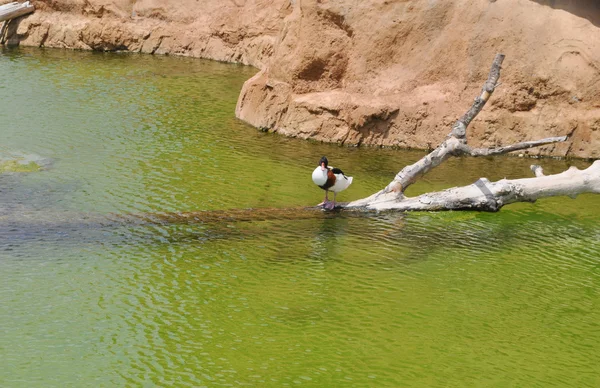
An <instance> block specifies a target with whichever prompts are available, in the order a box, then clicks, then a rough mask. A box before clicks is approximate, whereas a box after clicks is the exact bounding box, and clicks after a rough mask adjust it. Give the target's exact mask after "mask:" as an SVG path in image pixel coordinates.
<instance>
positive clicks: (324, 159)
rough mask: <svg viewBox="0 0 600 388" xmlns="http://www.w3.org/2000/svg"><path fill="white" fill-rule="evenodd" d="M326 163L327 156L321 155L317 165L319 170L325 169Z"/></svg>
mask: <svg viewBox="0 0 600 388" xmlns="http://www.w3.org/2000/svg"><path fill="white" fill-rule="evenodd" d="M328 164H329V162H328V161H327V158H326V157H325V156H323V157H322V158H321V160H319V166H321V170H323V171H325V170H327V165H328Z"/></svg>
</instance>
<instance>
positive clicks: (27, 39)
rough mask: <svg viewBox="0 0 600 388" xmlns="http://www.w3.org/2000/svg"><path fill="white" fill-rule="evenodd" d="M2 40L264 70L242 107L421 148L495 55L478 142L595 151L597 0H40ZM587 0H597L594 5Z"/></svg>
mask: <svg viewBox="0 0 600 388" xmlns="http://www.w3.org/2000/svg"><path fill="white" fill-rule="evenodd" d="M34 3H35V5H36V9H37V11H36V12H35V13H34V14H32V15H31V16H28V17H25V18H23V19H21V20H17V21H16V22H14V23H13V24H11V26H10V27H9V31H8V37H9V43H13V44H17V43H20V44H22V45H34V46H46V47H67V48H76V49H94V50H129V51H135V52H145V53H156V54H178V55H188V56H194V57H203V58H211V59H217V60H224V61H234V62H241V63H245V64H251V65H254V66H256V67H258V68H259V69H261V70H260V72H259V73H258V74H257V75H256V76H255V77H253V78H252V79H250V80H248V81H247V82H246V84H245V85H244V88H243V90H242V92H241V95H240V98H239V101H238V107H237V112H236V113H237V115H238V117H240V118H241V119H243V120H245V121H247V122H249V123H250V124H252V125H255V126H257V127H261V128H266V129H268V130H271V131H276V132H279V133H282V134H285V135H290V136H298V137H301V138H311V139H316V140H323V141H332V142H339V143H344V144H375V145H389V146H400V147H414V148H428V147H431V146H435V145H437V143H439V142H440V140H442V139H443V138H444V137H445V136H446V134H447V133H448V132H449V128H450V126H451V124H452V123H453V122H454V120H456V118H457V117H458V116H460V115H461V114H462V113H463V112H464V111H465V110H466V109H467V108H468V106H470V104H471V102H472V100H473V98H474V97H475V96H476V95H477V94H478V92H479V89H480V88H481V85H482V83H483V81H484V80H485V78H486V76H487V72H488V70H489V66H490V64H491V61H492V59H493V58H494V55H495V54H496V53H497V52H502V53H504V54H506V56H507V58H506V60H505V62H504V70H503V73H502V77H501V82H502V85H501V86H500V88H499V89H498V90H497V91H496V93H495V94H494V96H493V98H492V100H491V102H490V103H489V104H488V106H486V108H485V109H484V111H483V112H482V113H481V114H480V115H479V117H478V118H477V119H476V120H475V121H474V122H473V123H472V124H471V127H470V129H469V136H468V137H469V142H470V144H471V145H474V146H480V145H483V146H491V145H500V144H508V143H514V142H518V141H522V140H532V139H538V138H543V137H548V136H555V135H565V134H570V135H571V136H572V139H571V141H570V142H568V143H565V144H559V145H553V146H548V147H545V148H540V149H535V150H532V151H531V153H533V154H537V153H544V154H552V155H559V156H564V155H569V156H578V157H594V158H598V157H600V3H597V2H592V1H576V0H496V1H490V0H452V1H450V0H371V1H355V0H336V1H333V0H331V1H327V0H285V1H284V0H273V1H266V0H229V1H224V0H223V1H220V0H204V1H196V0H179V1H175V0H165V1H158V0H139V1H137V0H38V1H34ZM594 3H595V4H594Z"/></svg>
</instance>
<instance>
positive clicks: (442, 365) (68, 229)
mask: <svg viewBox="0 0 600 388" xmlns="http://www.w3.org/2000/svg"><path fill="white" fill-rule="evenodd" d="M253 72H254V70H253V69H249V68H245V67H240V66H235V65H227V64H221V63H214V62H206V61H199V60H189V59H182V58H169V57H148V56H138V55H118V54H98V53H78V52H70V51H50V50H48V51H46V50H44V51H42V50H22V49H21V50H10V51H2V53H1V55H0V78H1V79H2V82H0V85H1V86H0V90H2V92H3V94H5V95H6V96H11V98H7V99H4V101H3V109H2V110H0V134H2V145H1V147H2V148H0V154H1V153H2V152H4V153H9V152H11V153H19V152H20V153H22V154H28V155H39V156H40V157H42V158H44V160H49V161H51V164H50V165H48V168H44V169H42V170H41V171H37V172H28V173H15V172H10V173H5V174H2V175H0V195H1V196H2V201H1V202H0V273H1V274H2V275H1V282H0V300H2V303H0V358H1V359H2V368H1V369H0V385H2V386H7V387H13V386H27V387H31V386H43V387H48V386H61V387H63V386H141V385H144V386H167V385H175V386H194V387H198V386H237V385H248V386H291V385H302V386H378V387H379V386H392V387H397V386H507V385H520V386H544V387H547V386H565V385H568V386H582V387H583V386H590V387H592V386H593V387H595V386H598V384H599V383H600V381H599V378H598V376H600V374H599V373H598V372H600V371H599V370H598V367H597V365H599V364H600V363H599V361H600V357H599V353H598V352H597V349H596V348H597V344H598V341H599V340H600V332H599V331H598V324H597V322H598V321H599V320H600V315H599V313H598V309H597V308H595V307H596V306H597V305H598V302H599V296H598V287H597V285H598V281H599V280H600V279H599V277H600V262H599V259H600V258H599V255H598V252H599V251H600V243H599V241H600V227H599V226H598V225H599V223H598V221H600V210H599V209H600V206H599V205H600V200H599V198H597V197H596V196H591V195H584V196H581V197H580V198H578V199H577V200H570V199H564V198H555V199H548V200H543V201H540V202H538V203H536V204H517V205H511V206H508V207H506V208H504V209H503V210H502V211H501V212H499V213H496V214H488V213H484V214H480V213H472V212H449V213H438V214H436V213H414V214H358V215H356V214H354V215H347V214H336V215H331V214H319V213H317V214H316V215H315V216H311V217H293V216H291V215H289V214H288V215H287V216H286V215H284V214H285V213H281V214H282V216H281V217H275V218H273V217H262V218H259V219H257V220H247V219H245V218H244V217H241V216H238V218H236V219H227V218H218V217H217V218H214V219H211V220H209V222H201V223H175V224H169V223H160V222H157V223H147V222H143V220H140V219H132V218H128V222H125V223H123V222H122V221H123V218H120V215H123V217H128V216H127V215H130V214H140V213H144V212H154V213H162V212H177V211H215V210H227V209H245V208H264V207H268V208H285V207H303V206H310V205H313V204H315V203H317V202H319V201H320V200H321V197H322V193H321V192H320V190H319V189H316V188H315V187H313V184H312V182H311V180H310V172H311V171H312V168H313V166H314V165H315V163H316V162H317V161H318V159H319V158H320V157H321V156H322V155H327V156H328V157H329V159H330V160H331V161H332V164H334V165H338V166H343V167H344V170H345V171H347V172H348V173H351V175H353V176H354V177H355V184H354V185H353V186H352V187H351V188H350V189H348V190H347V191H345V192H344V193H342V194H341V195H340V200H352V199H357V198H360V197H363V196H366V195H368V194H370V193H372V192H374V191H375V190H377V189H379V188H381V187H383V186H384V185H385V184H387V183H388V181H389V180H390V179H391V178H392V177H393V176H394V174H395V173H396V172H397V171H398V170H399V169H400V168H401V167H402V166H403V165H405V164H407V163H410V162H412V161H414V160H416V159H418V158H419V157H420V156H421V155H422V153H420V152H408V151H394V150H384V149H369V148H343V147H337V146H333V145H327V144H316V143H311V142H304V141H298V140H294V139H288V138H282V137H279V136H274V135H270V134H264V133H261V132H259V131H256V130H255V129H253V128H250V127H248V126H246V125H244V124H243V123H240V122H239V121H237V120H236V119H235V118H234V117H233V113H232V112H233V110H234V108H235V101H236V98H237V94H238V92H239V89H240V87H241V84H242V83H243V81H244V80H245V79H247V78H248V77H250V76H251V75H252V74H253ZM17 80H18V82H17ZM530 162H531V161H528V160H523V159H519V158H490V159H485V158H482V159H473V158H458V159H453V160H451V161H449V162H447V163H446V165H444V166H442V167H440V168H438V169H437V170H436V171H434V172H432V173H431V174H430V175H428V176H427V177H426V179H424V180H423V182H420V183H419V184H417V185H415V187H411V190H412V192H411V194H418V193H422V192H425V191H430V190H438V189H441V188H445V187H448V186H451V185H459V184H461V185H462V184H468V183H472V182H473V181H475V180H476V179H477V178H479V177H480V176H486V177H488V178H489V179H491V180H495V179H499V178H503V177H505V176H506V177H511V178H516V177H523V176H530V174H531V172H530V171H529V170H528V165H529V164H530ZM537 162H541V164H542V165H543V166H544V169H545V171H547V172H548V173H554V172H559V171H561V170H564V169H566V168H567V167H568V166H569V165H570V164H571V163H573V162H568V161H556V160H542V161H537ZM574 163H575V164H577V165H578V166H580V167H585V166H586V165H587V163H585V162H574ZM210 214H217V213H210ZM240 220H241V221H240Z"/></svg>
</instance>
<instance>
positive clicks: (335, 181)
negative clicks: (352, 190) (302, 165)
mask: <svg viewBox="0 0 600 388" xmlns="http://www.w3.org/2000/svg"><path fill="white" fill-rule="evenodd" d="M312 180H313V182H314V183H315V185H317V186H319V187H320V188H322V189H323V190H325V199H324V200H323V202H321V203H320V204H318V205H317V206H323V208H325V209H330V210H331V209H333V208H335V197H336V195H337V193H339V192H340V191H343V190H346V189H347V188H348V186H350V185H351V184H352V180H353V178H352V177H351V176H346V175H344V172H343V171H342V170H340V169H339V168H333V167H330V166H329V161H328V160H327V158H326V157H325V156H323V157H322V158H321V159H320V160H319V165H318V166H317V168H315V170H314V171H313V173H312ZM330 190H331V191H333V202H331V201H329V198H327V196H328V194H329V191H330Z"/></svg>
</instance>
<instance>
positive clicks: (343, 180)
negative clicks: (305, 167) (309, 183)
mask: <svg viewBox="0 0 600 388" xmlns="http://www.w3.org/2000/svg"><path fill="white" fill-rule="evenodd" d="M333 170H336V169H334V168H331V167H327V168H325V169H323V168H322V167H321V166H318V167H317V168H315V169H314V171H313V173H312V180H313V182H314V183H315V185H317V186H319V187H321V188H322V189H324V190H330V191H333V192H334V193H339V192H340V191H344V190H346V189H347V188H348V186H350V185H351V184H352V179H353V178H352V177H351V176H345V175H344V173H334V172H333ZM332 176H333V179H332Z"/></svg>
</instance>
